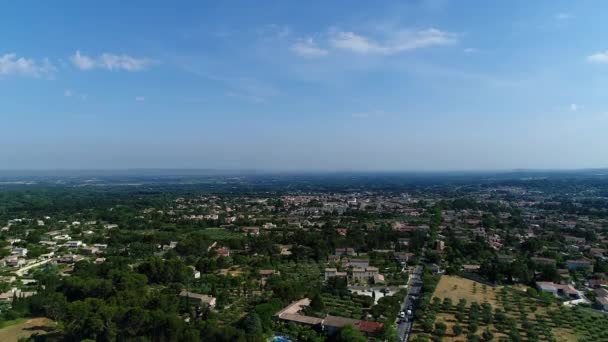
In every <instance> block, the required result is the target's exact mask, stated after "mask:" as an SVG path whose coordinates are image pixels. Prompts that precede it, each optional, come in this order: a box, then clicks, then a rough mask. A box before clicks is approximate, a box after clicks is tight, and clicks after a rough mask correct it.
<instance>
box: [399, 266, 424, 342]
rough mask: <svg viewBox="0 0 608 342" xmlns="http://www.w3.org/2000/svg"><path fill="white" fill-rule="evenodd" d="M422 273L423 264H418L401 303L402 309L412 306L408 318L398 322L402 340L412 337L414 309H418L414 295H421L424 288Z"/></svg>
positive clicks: (411, 275)
mask: <svg viewBox="0 0 608 342" xmlns="http://www.w3.org/2000/svg"><path fill="white" fill-rule="evenodd" d="M421 275H422V266H416V268H414V271H413V272H412V273H411V274H410V278H409V279H408V290H407V295H406V296H405V298H403V303H401V311H406V312H407V308H408V307H410V306H412V315H410V316H406V317H407V320H401V321H399V322H398V323H397V335H398V336H399V340H400V341H407V340H409V338H410V332H411V331H412V321H413V319H414V311H415V310H416V307H415V306H414V300H413V298H412V297H418V296H419V295H420V290H421V289H422V279H421V278H420V277H421Z"/></svg>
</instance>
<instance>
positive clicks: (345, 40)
mask: <svg viewBox="0 0 608 342" xmlns="http://www.w3.org/2000/svg"><path fill="white" fill-rule="evenodd" d="M329 36H330V38H329V43H330V45H331V46H332V47H334V48H336V49H341V50H348V51H352V52H355V53H360V54H368V53H379V54H395V53H399V52H405V51H411V50H416V49H421V48H427V47H431V46H445V45H451V44H454V43H456V42H457V41H458V38H457V35H456V34H454V33H450V32H446V31H442V30H439V29H436V28H429V29H425V30H415V31H413V30H399V31H392V32H390V34H388V35H386V36H385V37H383V38H382V39H377V40H374V39H372V38H369V37H366V36H363V35H360V34H357V33H354V32H350V31H342V30H339V29H332V30H331V31H330V35H329Z"/></svg>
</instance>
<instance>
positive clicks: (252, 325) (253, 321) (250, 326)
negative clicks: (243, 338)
mask: <svg viewBox="0 0 608 342" xmlns="http://www.w3.org/2000/svg"><path fill="white" fill-rule="evenodd" d="M243 329H244V330H245V332H246V333H248V334H251V335H259V334H261V333H262V332H263V330H262V320H261V319H260V316H259V315H258V314H257V313H255V312H253V313H249V314H248V315H247V316H245V319H244V320H243Z"/></svg>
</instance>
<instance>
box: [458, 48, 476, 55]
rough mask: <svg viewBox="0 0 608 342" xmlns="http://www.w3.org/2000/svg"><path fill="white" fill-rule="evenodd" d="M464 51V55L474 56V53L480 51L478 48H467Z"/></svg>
mask: <svg viewBox="0 0 608 342" xmlns="http://www.w3.org/2000/svg"><path fill="white" fill-rule="evenodd" d="M462 51H464V53H466V54H473V53H477V52H479V50H478V49H476V48H466V49H464V50H462Z"/></svg>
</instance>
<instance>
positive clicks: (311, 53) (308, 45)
mask: <svg viewBox="0 0 608 342" xmlns="http://www.w3.org/2000/svg"><path fill="white" fill-rule="evenodd" d="M291 51H293V52H295V53H296V54H298V55H300V56H302V57H322V56H325V55H327V54H328V51H327V50H325V49H323V48H320V47H319V46H318V45H317V43H315V41H314V39H313V38H312V37H307V38H304V39H300V40H299V41H297V42H296V43H294V44H293V45H292V46H291Z"/></svg>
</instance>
